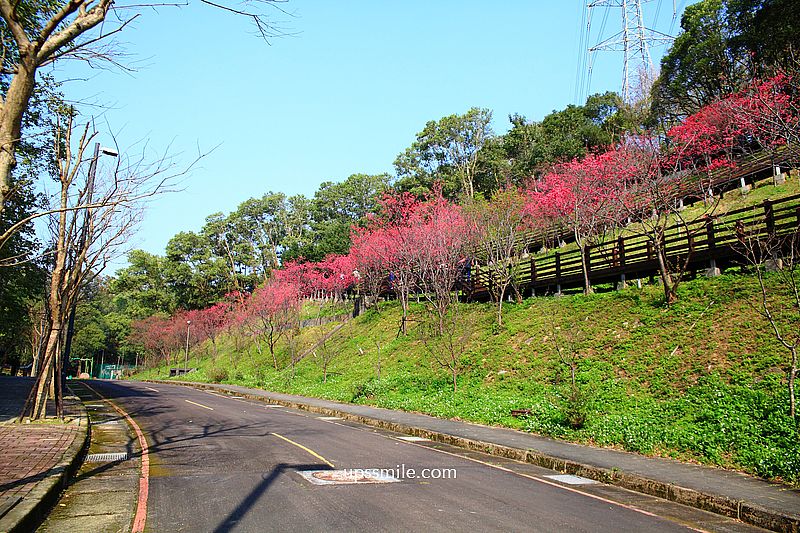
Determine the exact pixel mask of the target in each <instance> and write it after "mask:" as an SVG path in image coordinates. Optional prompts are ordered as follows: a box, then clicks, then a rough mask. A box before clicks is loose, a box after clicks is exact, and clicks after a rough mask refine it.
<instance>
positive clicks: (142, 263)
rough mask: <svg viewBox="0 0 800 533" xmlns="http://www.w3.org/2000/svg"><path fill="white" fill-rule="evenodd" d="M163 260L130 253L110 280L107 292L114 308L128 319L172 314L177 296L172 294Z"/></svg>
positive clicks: (152, 256) (142, 252)
mask: <svg viewBox="0 0 800 533" xmlns="http://www.w3.org/2000/svg"><path fill="white" fill-rule="evenodd" d="M167 269H168V267H167V260H166V258H164V257H161V256H158V255H155V254H151V253H148V252H145V251H144V250H132V251H131V252H130V253H129V254H128V266H127V267H125V268H123V269H121V270H119V271H118V272H117V273H116V277H115V278H114V279H113V280H112V281H111V285H110V291H111V293H112V294H113V295H114V298H115V300H116V303H117V306H118V307H119V308H120V309H122V310H123V312H124V313H125V314H126V315H128V316H130V317H132V318H146V317H148V316H150V315H153V314H156V313H164V314H167V315H169V314H172V312H173V311H174V310H175V306H176V301H177V297H176V295H175V293H174V292H173V291H172V288H171V286H170V280H169V278H168V275H167Z"/></svg>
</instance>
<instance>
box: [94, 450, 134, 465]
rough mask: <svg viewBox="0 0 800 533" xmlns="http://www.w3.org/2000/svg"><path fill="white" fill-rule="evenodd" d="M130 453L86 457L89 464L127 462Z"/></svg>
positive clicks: (99, 454)
mask: <svg viewBox="0 0 800 533" xmlns="http://www.w3.org/2000/svg"><path fill="white" fill-rule="evenodd" d="M127 460H128V453H127V452H120V453H90V454H89V455H87V456H86V462H87V463H113V462H115V461H127Z"/></svg>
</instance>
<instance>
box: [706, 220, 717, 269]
mask: <svg viewBox="0 0 800 533" xmlns="http://www.w3.org/2000/svg"><path fill="white" fill-rule="evenodd" d="M706 236H707V239H708V255H709V264H708V270H706V276H708V277H709V278H711V277H714V276H719V274H720V271H719V268H717V258H716V249H717V238H716V235H715V231H714V219H713V218H709V219H708V220H706Z"/></svg>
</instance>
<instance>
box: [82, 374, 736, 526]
mask: <svg viewBox="0 0 800 533" xmlns="http://www.w3.org/2000/svg"><path fill="white" fill-rule="evenodd" d="M92 386H93V387H94V388H95V389H97V390H98V391H100V392H101V393H102V394H103V395H104V396H105V397H107V398H109V399H112V400H113V401H114V402H115V403H117V405H119V406H120V407H122V408H123V409H125V410H126V411H127V412H128V413H129V414H130V415H131V416H132V417H133V418H134V419H135V420H136V421H137V422H138V424H139V426H140V427H141V428H142V430H143V431H144V433H145V435H146V436H147V439H148V442H149V446H150V461H151V467H150V468H151V472H150V474H151V477H150V494H149V499H148V514H147V530H148V531H154V532H167V531H169V532H179V531H191V532H200V531H213V532H227V531H248V532H250V531H252V532H256V531H258V532H260V531H304V532H311V531H475V532H477V531H654V532H655V531H676V530H682V531H686V530H687V529H686V527H685V526H683V525H681V524H680V523H677V522H676V521H675V518H674V516H673V519H672V520H668V519H665V518H662V517H659V516H654V515H652V514H651V513H647V512H642V511H638V510H636V509H633V508H631V506H629V505H625V504H623V503H615V502H613V501H610V500H609V499H606V498H605V497H601V496H599V495H598V494H603V492H602V491H603V490H604V488H603V487H604V486H600V485H598V486H596V487H597V488H596V489H595V490H594V494H589V493H584V492H581V491H580V489H579V488H578V489H577V490H576V488H575V487H570V486H567V485H561V484H559V483H555V482H551V481H549V480H548V479H547V478H544V477H543V476H544V475H546V474H555V472H550V471H546V470H544V469H540V468H537V467H533V466H531V465H520V468H514V469H515V470H517V472H513V471H509V470H508V469H506V468H504V467H499V468H498V467H493V466H491V465H490V464H485V463H488V462H492V459H491V458H488V457H486V456H482V455H480V454H475V453H470V452H459V451H457V450H456V449H453V448H449V447H447V446H442V445H433V443H424V442H419V443H417V442H407V441H404V440H400V439H399V438H398V435H396V434H392V433H390V432H385V431H378V430H375V429H373V428H369V427H366V426H361V425H358V424H353V423H350V422H342V421H338V420H324V419H322V418H320V417H319V416H317V415H314V414H311V413H306V412H303V411H296V410H292V409H287V408H283V407H269V406H267V405H265V404H263V403H259V402H253V401H249V400H243V399H240V398H236V397H227V396H223V395H218V394H214V393H209V392H205V391H200V390H195V389H191V388H187V387H182V386H177V385H162V384H149V383H136V382H108V381H106V382H100V381H97V382H92ZM331 465H333V468H335V469H337V470H338V469H381V468H382V469H394V470H395V474H396V477H399V478H401V479H400V481H399V482H394V483H382V484H342V485H315V484H312V483H311V482H310V481H308V480H307V479H305V478H304V477H303V476H301V474H300V473H299V472H300V471H306V470H330V469H331ZM398 466H399V467H400V468H397V467H398ZM403 469H404V470H405V472H406V475H405V476H403V475H402V472H401V471H402V470H403ZM410 469H414V471H415V474H416V476H417V477H416V478H413V479H412V478H411V476H409V475H407V474H408V472H409V470H410ZM423 469H439V470H433V471H426V472H424V474H426V475H427V476H428V478H426V479H421V478H420V476H421V475H422V474H423ZM443 469H447V470H443ZM453 472H455V474H453ZM436 475H440V476H445V477H449V478H450V479H431V477H432V476H436ZM454 476H455V479H452V478H453V477H454ZM609 489H610V488H609ZM610 498H611V499H614V497H613V495H612V496H610ZM672 505H674V504H672ZM675 514H678V515H680V514H681V512H680V510H678V512H677V513H675V512H674V509H673V515H675ZM734 529H738V528H736V527H734Z"/></svg>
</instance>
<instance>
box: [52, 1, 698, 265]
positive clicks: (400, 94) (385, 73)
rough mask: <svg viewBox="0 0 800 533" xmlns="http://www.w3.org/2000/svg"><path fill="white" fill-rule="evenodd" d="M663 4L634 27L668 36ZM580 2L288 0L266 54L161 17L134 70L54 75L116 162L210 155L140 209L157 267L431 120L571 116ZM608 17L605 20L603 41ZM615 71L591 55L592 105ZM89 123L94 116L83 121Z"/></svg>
mask: <svg viewBox="0 0 800 533" xmlns="http://www.w3.org/2000/svg"><path fill="white" fill-rule="evenodd" d="M660 3H662V2H661V0H658V1H654V2H650V3H648V4H645V9H646V12H645V18H646V19H647V23H648V24H649V25H653V26H656V27H657V28H658V29H661V30H662V31H667V30H669V28H670V25H671V15H672V5H671V4H672V3H671V2H669V1H664V2H663V4H664V5H663V6H661V8H660V15H661V16H660V17H659V18H658V20H655V11H656V10H657V9H658V7H657V5H656V4H660ZM685 3H686V2H680V3H679V7H682V5H683V4H685ZM583 4H584V2H581V1H579V0H570V1H544V0H527V1H526V0H506V1H503V2H496V3H489V2H485V1H477V0H476V1H473V0H462V1H456V0H438V1H431V0H428V1H422V0H420V1H417V0H407V1H405V2H384V1H376V0H372V1H366V0H365V1H355V0H352V1H341V2H332V1H323V0H316V1H313V0H290V1H289V2H287V3H284V4H281V8H282V9H285V10H287V11H288V12H290V13H291V14H292V16H288V15H286V14H282V13H280V12H279V11H277V10H270V9H269V8H268V9H267V13H268V14H270V15H271V16H273V17H274V18H275V19H277V20H278V21H280V24H281V25H282V26H283V27H285V28H286V29H287V30H288V31H290V32H293V33H295V35H293V36H287V37H281V38H276V39H272V40H271V43H270V44H269V45H267V44H265V43H264V42H263V41H261V40H260V39H259V38H258V37H257V36H256V35H255V34H254V30H253V28H252V26H251V25H250V24H249V23H248V22H247V21H246V20H244V19H242V18H239V17H236V16H233V15H230V14H227V13H224V12H221V11H219V10H217V9H214V8H211V7H208V6H204V5H202V4H200V3H192V4H191V5H190V6H188V7H183V8H170V7H162V8H159V9H158V10H157V11H155V10H150V11H144V12H143V13H142V15H141V17H140V18H139V19H137V21H136V22H135V23H134V25H133V26H132V27H129V28H128V29H126V30H125V32H124V33H123V34H122V37H121V39H120V40H121V41H122V46H123V47H124V50H125V51H126V52H127V53H128V54H129V57H128V58H127V62H128V63H130V64H132V65H133V66H134V67H135V69H136V70H135V71H134V72H132V73H125V72H121V71H119V70H113V69H112V70H99V71H98V70H94V71H93V70H89V69H86V68H84V67H82V66H80V65H75V64H70V65H66V64H62V65H61V66H60V67H59V75H60V76H62V77H69V78H74V79H76V81H73V82H70V83H69V84H68V85H67V88H66V92H67V95H68V96H69V97H70V98H74V99H76V100H81V101H86V102H91V103H93V104H102V105H104V106H107V107H109V109H107V110H105V111H102V117H101V118H100V119H99V121H100V123H103V124H105V123H107V124H108V126H104V128H110V129H111V130H112V131H114V132H115V134H116V135H117V138H118V140H119V143H120V146H121V147H122V148H123V149H125V148H126V146H132V145H135V144H136V143H138V142H142V141H146V142H147V144H148V146H149V147H150V150H152V152H151V153H152V156H153V157H155V155H156V154H157V153H159V152H163V151H164V150H165V149H169V150H170V152H172V153H173V154H174V155H175V160H176V162H177V163H178V165H181V164H184V165H185V164H187V163H188V162H189V161H191V160H192V159H193V157H194V154H196V153H197V150H198V147H199V148H200V149H201V150H203V151H205V150H209V149H211V148H213V147H216V149H215V150H214V151H213V153H211V154H210V155H208V156H207V157H206V158H205V159H204V160H203V161H202V162H201V164H200V166H199V167H198V168H196V169H195V170H193V171H192V173H191V174H190V176H189V177H188V178H187V179H186V180H185V182H184V183H183V185H182V187H183V190H182V192H179V193H173V194H169V195H166V196H163V197H160V198H158V199H157V200H155V201H154V202H153V203H152V204H151V206H150V208H149V210H148V211H147V214H146V216H145V219H144V221H143V223H142V226H141V231H139V233H138V236H137V239H136V241H135V242H134V243H133V245H134V246H135V247H137V248H143V249H145V250H148V251H151V252H154V253H163V250H164V246H165V245H166V243H167V241H168V240H169V239H170V237H172V236H173V235H174V234H175V233H177V232H179V231H183V230H193V231H197V230H199V229H200V228H201V227H202V225H203V221H204V219H205V217H206V216H208V215H209V214H211V213H213V212H217V211H222V212H229V211H231V210H233V209H235V208H236V206H237V205H238V204H239V203H241V202H242V201H244V200H246V199H247V198H250V197H253V196H260V195H262V194H264V193H265V192H267V191H270V190H273V191H282V192H285V193H287V194H289V195H291V194H298V193H302V194H305V195H308V196H311V195H313V193H314V191H315V190H316V189H317V187H318V186H319V184H320V183H322V182H323V181H340V180H343V179H345V178H346V177H347V176H349V175H350V174H353V173H357V172H364V173H380V172H389V173H391V172H393V166H392V163H393V161H394V159H395V157H396V156H397V154H399V153H400V152H402V151H403V150H404V149H405V148H406V147H408V146H409V145H410V144H411V143H412V142H413V140H414V135H415V133H416V132H418V131H419V130H421V129H422V127H423V126H424V125H425V122H427V121H428V120H434V119H438V118H440V117H442V116H445V115H449V114H452V113H463V112H464V111H466V110H467V109H469V108H470V107H472V106H478V107H485V108H489V109H491V110H492V111H493V112H494V129H495V131H496V132H498V133H502V132H504V131H506V129H507V124H508V120H507V116H508V115H509V114H510V113H521V114H523V115H525V116H526V117H528V118H529V119H537V120H538V119H541V118H542V117H543V116H545V115H546V114H547V113H549V112H551V111H552V110H554V109H562V108H564V107H565V106H566V105H568V104H570V103H575V84H576V69H577V66H578V62H579V57H580V47H579V43H580V36H581V24H580V23H581V16H582V10H583ZM594 16H595V17H601V16H602V15H601V12H599V11H598V12H596V13H595V15H594ZM619 17H620V14H619V13H618V12H613V13H610V14H609V22H608V24H607V30H606V32H605V33H606V36H608V35H610V34H611V33H613V32H614V31H616V30H615V29H614V28H617V29H618V27H619V22H618V20H617V19H618V18H619ZM596 20H599V19H597V18H596ZM598 25H599V24H597V25H596V27H597V26H598ZM675 28H676V29H677V24H676V25H675ZM593 39H594V37H593ZM662 53H663V48H661V49H656V50H654V51H653V59H654V62H655V63H656V64H657V62H658V59H659V57H660V55H661V54H662ZM621 72H622V56H621V54H614V53H606V54H603V55H600V56H598V58H597V60H596V62H595V68H594V74H593V77H592V87H591V90H592V92H602V91H606V90H619V89H620V86H621ZM92 113H101V111H100V110H98V109H97V108H94V107H85V108H84V114H86V115H90V114H92ZM100 141H101V142H104V143H108V142H110V138H109V137H108V136H107V135H101V138H100ZM122 265H124V261H120V262H119V264H117V265H114V267H119V266H122ZM112 270H113V269H112Z"/></svg>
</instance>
